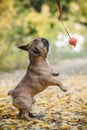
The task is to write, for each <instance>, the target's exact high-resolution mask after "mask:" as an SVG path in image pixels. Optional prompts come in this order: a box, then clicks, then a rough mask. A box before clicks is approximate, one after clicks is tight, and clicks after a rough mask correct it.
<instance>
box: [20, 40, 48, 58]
mask: <svg viewBox="0 0 87 130" xmlns="http://www.w3.org/2000/svg"><path fill="white" fill-rule="evenodd" d="M18 48H20V49H23V50H26V51H28V52H29V56H31V57H36V56H37V57H44V58H46V57H47V53H48V51H49V42H48V40H47V39H45V38H37V39H34V40H33V41H31V42H30V43H29V44H27V45H21V46H18Z"/></svg>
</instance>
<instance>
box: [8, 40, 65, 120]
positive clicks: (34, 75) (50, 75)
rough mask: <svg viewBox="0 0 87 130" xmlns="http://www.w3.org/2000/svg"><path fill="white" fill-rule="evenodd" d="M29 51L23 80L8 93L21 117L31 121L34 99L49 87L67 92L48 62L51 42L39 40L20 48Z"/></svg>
mask: <svg viewBox="0 0 87 130" xmlns="http://www.w3.org/2000/svg"><path fill="white" fill-rule="evenodd" d="M19 48H20V49H23V50H26V51H28V54H29V60H30V63H29V65H28V68H27V72H26V74H25V76H24V77H23V79H22V80H21V81H20V82H19V84H18V85H17V86H16V88H14V89H13V90H11V91H9V92H8V95H11V96H12V103H13V105H14V106H15V107H17V108H18V109H19V116H20V117H21V118H25V119H27V120H30V116H29V113H30V111H31V107H32V104H33V97H34V96H35V95H36V94H37V93H39V92H41V91H43V90H44V89H46V88H47V87H48V86H49V85H57V86H58V87H60V89H61V90H63V91H67V89H66V87H65V86H64V85H63V84H62V83H61V82H60V81H59V79H58V73H55V72H53V69H52V68H51V66H50V65H49V64H48V62H47V61H46V57H47V53H48V51H49V42H48V40H47V39H45V38H37V39H34V40H33V41H31V42H30V43H29V44H27V45H21V46H19Z"/></svg>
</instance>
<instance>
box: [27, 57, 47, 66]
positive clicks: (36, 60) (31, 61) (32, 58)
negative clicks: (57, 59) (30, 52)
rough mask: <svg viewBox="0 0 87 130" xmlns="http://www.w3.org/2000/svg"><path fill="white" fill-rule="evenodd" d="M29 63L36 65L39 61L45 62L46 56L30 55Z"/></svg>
mask: <svg viewBox="0 0 87 130" xmlns="http://www.w3.org/2000/svg"><path fill="white" fill-rule="evenodd" d="M29 60H30V65H38V64H39V63H41V62H46V58H44V57H41V56H38V57H30V58H29Z"/></svg>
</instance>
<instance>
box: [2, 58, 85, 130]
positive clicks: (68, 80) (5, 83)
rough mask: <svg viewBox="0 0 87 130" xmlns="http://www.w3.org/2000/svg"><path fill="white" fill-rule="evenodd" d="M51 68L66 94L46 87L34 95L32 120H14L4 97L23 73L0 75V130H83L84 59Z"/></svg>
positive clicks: (57, 89)
mask: <svg viewBox="0 0 87 130" xmlns="http://www.w3.org/2000/svg"><path fill="white" fill-rule="evenodd" d="M53 67H54V69H55V70H57V71H58V72H59V73H60V76H59V78H60V79H61V80H62V82H63V83H64V84H65V85H66V86H67V87H68V92H62V91H61V90H60V89H59V88H58V87H57V86H49V87H48V88H47V89H46V90H45V91H43V92H41V93H40V94H38V95H37V96H36V97H35V99H36V102H35V104H34V105H33V106H32V113H33V115H35V116H36V118H32V119H31V120H30V121H26V120H22V119H18V117H17V113H18V110H17V109H16V108H15V107H13V105H12V103H11V97H9V96H7V92H8V91H9V90H10V89H12V88H14V87H15V86H16V84H17V83H18V82H19V81H20V79H21V78H22V77H23V75H24V74H25V70H21V71H19V70H18V71H15V72H12V73H0V130H87V59H86V58H83V59H71V60H63V61H61V62H59V63H58V64H57V65H54V66H53Z"/></svg>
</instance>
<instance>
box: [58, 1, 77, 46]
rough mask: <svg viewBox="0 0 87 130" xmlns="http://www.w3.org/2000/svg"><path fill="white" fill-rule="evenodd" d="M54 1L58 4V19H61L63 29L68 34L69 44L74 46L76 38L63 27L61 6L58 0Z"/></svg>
mask: <svg viewBox="0 0 87 130" xmlns="http://www.w3.org/2000/svg"><path fill="white" fill-rule="evenodd" d="M56 3H57V6H58V9H59V12H60V19H61V22H62V25H63V27H64V29H65V31H66V32H67V34H68V36H69V44H70V45H72V46H74V47H75V46H76V43H77V39H76V38H74V37H71V36H70V34H69V32H68V30H67V28H66V27H65V25H64V23H63V18H62V8H61V6H60V0H56Z"/></svg>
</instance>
